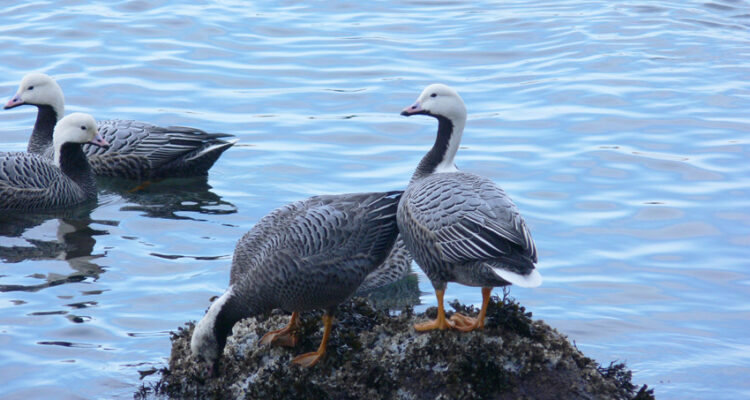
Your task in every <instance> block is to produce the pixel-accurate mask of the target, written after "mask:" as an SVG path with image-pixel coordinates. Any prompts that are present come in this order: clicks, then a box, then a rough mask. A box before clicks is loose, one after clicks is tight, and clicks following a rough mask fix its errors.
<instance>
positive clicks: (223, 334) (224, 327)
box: [214, 297, 249, 354]
mask: <svg viewBox="0 0 750 400" xmlns="http://www.w3.org/2000/svg"><path fill="white" fill-rule="evenodd" d="M248 316H249V315H247V313H243V312H242V307H240V306H239V305H237V304H236V301H234V297H230V298H229V299H227V301H226V302H225V303H224V304H223V305H222V307H221V310H219V313H218V314H217V315H216V322H214V336H215V337H216V341H217V343H218V345H219V354H221V353H222V351H223V350H224V346H226V344H227V337H228V336H229V335H230V334H231V333H232V327H234V324H236V323H237V321H239V320H241V319H242V318H245V317H248Z"/></svg>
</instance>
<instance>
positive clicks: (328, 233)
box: [190, 192, 402, 371]
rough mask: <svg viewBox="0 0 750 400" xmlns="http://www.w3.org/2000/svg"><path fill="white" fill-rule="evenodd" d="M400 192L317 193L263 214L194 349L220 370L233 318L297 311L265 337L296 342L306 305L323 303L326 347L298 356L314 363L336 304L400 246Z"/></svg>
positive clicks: (237, 254)
mask: <svg viewBox="0 0 750 400" xmlns="http://www.w3.org/2000/svg"><path fill="white" fill-rule="evenodd" d="M401 193H402V192H387V193H359V194H344V195H329V196H315V197H311V198H309V199H307V200H303V201H298V202H295V203H291V204H288V205H286V206H283V207H281V208H279V209H276V210H275V211H273V212H271V213H270V214H268V215H266V216H265V217H263V218H261V219H260V220H259V221H258V223H257V224H255V226H254V227H253V228H252V229H251V230H250V231H249V232H248V233H246V234H245V235H244V236H243V237H242V239H240V241H239V243H237V247H236V248H235V250H234V258H233V260H232V269H231V272H230V279H229V288H228V289H227V290H226V291H225V292H224V294H223V295H221V297H219V298H218V299H217V300H215V301H214V302H213V303H212V304H211V306H210V307H209V309H208V311H207V312H206V314H205V316H204V317H203V319H201V320H200V322H198V324H197V325H196V326H195V330H194V331H193V336H192V338H191V341H190V348H191V352H192V354H193V355H194V356H195V357H196V358H197V359H199V360H201V359H202V360H203V361H206V362H207V363H208V366H209V368H210V370H211V371H215V368H216V365H217V361H218V359H219V357H220V356H221V353H222V351H223V349H224V346H225V345H226V341H227V336H228V335H229V334H230V333H231V331H232V326H234V324H235V323H236V322H237V321H239V320H241V319H243V318H245V317H250V316H254V315H258V314H262V313H266V312H268V311H270V310H272V309H275V308H281V309H284V310H287V311H291V312H292V317H291V320H290V322H289V325H288V326H287V327H285V328H283V329H280V330H278V331H273V332H269V333H267V334H266V335H265V336H264V337H263V338H262V339H261V343H262V344H281V345H287V346H294V345H295V344H296V342H297V338H296V336H295V331H296V326H297V321H298V315H299V312H300V311H307V310H314V309H323V310H324V311H325V313H324V315H323V323H324V331H323V339H322V341H321V343H320V347H319V348H318V350H317V351H316V352H312V353H307V354H302V355H300V356H297V357H295V358H294V359H293V360H292V361H293V362H294V363H296V364H299V365H302V366H308V367H309V366H312V365H315V364H316V363H317V362H318V361H319V360H320V359H321V357H323V355H324V354H325V350H326V345H327V342H328V337H329V335H330V332H331V326H332V321H333V314H334V311H335V310H336V306H337V305H338V304H340V303H341V302H343V301H344V300H346V299H347V298H348V297H349V296H351V295H352V293H354V291H355V290H356V289H357V287H359V285H360V284H361V283H362V281H363V279H364V278H365V276H366V275H367V274H368V273H370V272H371V271H372V270H374V269H375V268H376V267H378V265H379V264H381V263H382V262H383V261H384V260H385V259H386V256H388V254H389V252H390V251H391V248H392V247H393V243H394V241H395V240H396V235H397V233H398V230H397V227H396V207H397V205H398V201H399V198H400V197H401Z"/></svg>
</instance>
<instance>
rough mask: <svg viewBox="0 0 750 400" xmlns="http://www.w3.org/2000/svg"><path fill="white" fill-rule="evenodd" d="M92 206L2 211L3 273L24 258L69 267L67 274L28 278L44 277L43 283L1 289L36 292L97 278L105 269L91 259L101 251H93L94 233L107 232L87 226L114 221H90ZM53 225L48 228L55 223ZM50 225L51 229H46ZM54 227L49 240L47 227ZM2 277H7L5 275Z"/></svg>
mask: <svg viewBox="0 0 750 400" xmlns="http://www.w3.org/2000/svg"><path fill="white" fill-rule="evenodd" d="M91 207H92V206H91V205H90V204H87V205H82V206H79V207H76V208H73V209H69V210H64V211H59V212H44V213H33V214H31V213H10V212H8V213H3V215H1V216H0V238H2V240H0V261H2V262H3V263H5V264H9V265H7V266H6V269H5V272H6V273H8V272H12V271H13V269H12V266H10V264H16V263H21V262H24V261H27V260H35V261H40V260H65V261H66V262H67V263H68V264H69V265H70V267H71V269H72V272H70V273H68V274H59V273H49V274H43V273H35V274H32V275H29V276H28V277H31V278H37V279H44V281H43V282H42V283H38V284H31V285H22V284H0V292H10V291H29V292H33V291H37V290H41V289H44V288H47V287H50V286H57V285H61V284H64V283H68V282H80V281H83V280H85V279H87V278H93V279H97V278H98V276H99V274H100V273H102V272H104V269H102V267H101V266H99V265H98V264H96V263H95V262H94V260H96V259H97V258H100V257H103V256H104V254H94V253H93V250H94V244H96V239H95V238H94V237H95V236H100V235H107V234H108V232H107V231H106V230H100V229H94V228H92V227H91V226H90V225H91V224H92V223H96V224H98V225H104V226H107V225H110V226H112V225H117V224H118V222H117V221H106V220H101V221H99V220H92V219H91ZM55 224H56V225H57V226H56V227H54V228H51V227H52V226H54V225H55ZM47 226H50V228H47ZM50 229H54V230H55V238H54V239H52V240H50V239H48V238H49V236H50V235H49V234H48V232H49V230H50ZM3 277H7V275H5V274H4V276H3Z"/></svg>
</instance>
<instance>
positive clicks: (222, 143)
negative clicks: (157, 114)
mask: <svg viewBox="0 0 750 400" xmlns="http://www.w3.org/2000/svg"><path fill="white" fill-rule="evenodd" d="M24 104H28V105H33V106H36V107H37V109H38V112H37V117H36V122H35V124H34V130H33V131H32V133H31V138H30V139H29V145H28V148H27V151H28V152H29V153H35V154H42V155H45V156H46V157H52V130H53V127H54V126H55V123H57V121H58V120H59V119H60V118H62V117H63V115H64V111H65V98H64V97H63V92H62V89H61V88H60V86H59V85H58V84H57V82H55V80H54V79H52V78H51V77H49V76H48V75H45V74H42V73H37V72H32V73H30V74H28V75H26V76H25V77H24V78H23V80H22V81H21V84H20V85H19V87H18V91H17V92H16V94H15V95H14V96H13V97H12V98H11V99H10V100H9V101H8V102H7V104H5V107H4V108H5V109H9V108H14V107H18V106H21V105H24ZM98 127H99V133H100V134H101V135H102V137H103V138H104V139H105V140H107V141H108V142H109V143H110V144H111V146H110V147H109V148H101V147H92V146H84V148H83V149H84V152H85V153H86V155H87V156H88V157H89V162H90V163H91V168H92V169H93V171H94V174H96V175H101V176H112V177H120V178H128V179H138V180H141V179H157V178H170V177H187V176H195V175H205V174H207V173H208V169H209V168H211V166H212V165H213V164H214V162H216V160H217V159H218V158H219V156H220V155H221V153H223V152H224V151H225V150H226V149H228V148H229V147H231V146H232V145H233V144H234V143H236V142H237V140H236V139H234V140H228V141H227V140H222V138H227V137H231V136H232V135H228V134H224V133H206V132H204V131H202V130H200V129H195V128H185V127H179V126H170V127H166V128H163V127H160V126H156V125H152V124H149V123H146V122H140V121H132V120H118V119H115V120H107V121H99V123H98Z"/></svg>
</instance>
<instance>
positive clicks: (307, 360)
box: [292, 314, 333, 367]
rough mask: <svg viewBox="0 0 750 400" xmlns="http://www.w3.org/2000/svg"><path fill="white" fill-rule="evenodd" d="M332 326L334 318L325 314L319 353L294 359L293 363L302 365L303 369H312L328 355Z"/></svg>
mask: <svg viewBox="0 0 750 400" xmlns="http://www.w3.org/2000/svg"><path fill="white" fill-rule="evenodd" d="M331 326H333V317H332V316H330V315H328V314H323V340H321V341H320V346H319V347H318V351H316V352H313V353H305V354H300V355H298V356H297V357H294V359H292V363H294V364H298V365H301V366H303V367H312V366H313V365H315V364H317V363H318V361H320V359H321V358H323V355H324V354H326V346H327V345H328V338H329V337H330V336H331Z"/></svg>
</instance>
